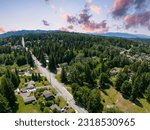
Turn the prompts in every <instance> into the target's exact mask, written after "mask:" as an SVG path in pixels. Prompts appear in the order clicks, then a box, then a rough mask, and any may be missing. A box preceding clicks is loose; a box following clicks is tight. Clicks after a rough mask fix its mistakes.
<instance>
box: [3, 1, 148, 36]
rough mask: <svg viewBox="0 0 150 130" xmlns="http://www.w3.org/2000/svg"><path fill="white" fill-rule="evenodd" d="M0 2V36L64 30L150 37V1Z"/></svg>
mask: <svg viewBox="0 0 150 130" xmlns="http://www.w3.org/2000/svg"><path fill="white" fill-rule="evenodd" d="M1 1H2V2H1V5H0V16H1V21H0V34H4V33H7V32H15V31H21V30H47V31H50V30H61V31H69V32H77V33H111V32H113V33H128V34H142V35H148V36H150V35H149V34H150V22H149V21H150V1H148V0H142V1H139V0H109V1H108V0H105V1H104V0H76V1H73V0H69V1H68V0H32V1H31V0H22V1H20V2H19V1H17V0H13V1H9V0H1ZM79 3H80V4H79ZM18 10H19V11H18Z"/></svg>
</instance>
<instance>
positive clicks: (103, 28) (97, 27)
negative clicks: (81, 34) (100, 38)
mask: <svg viewBox="0 0 150 130" xmlns="http://www.w3.org/2000/svg"><path fill="white" fill-rule="evenodd" d="M82 29H83V30H85V31H87V32H93V31H96V32H99V33H105V32H108V30H109V28H108V27H107V23H106V21H105V20H103V21H102V22H100V23H95V22H94V21H93V22H91V23H89V24H85V25H82Z"/></svg>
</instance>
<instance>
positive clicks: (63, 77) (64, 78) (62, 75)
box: [60, 67, 67, 83]
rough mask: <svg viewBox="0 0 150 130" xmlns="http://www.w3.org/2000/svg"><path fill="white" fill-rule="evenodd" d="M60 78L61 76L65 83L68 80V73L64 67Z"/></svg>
mask: <svg viewBox="0 0 150 130" xmlns="http://www.w3.org/2000/svg"><path fill="white" fill-rule="evenodd" d="M60 78H61V82H63V83H66V82H67V74H66V71H65V68H64V67H62V70H61V75H60Z"/></svg>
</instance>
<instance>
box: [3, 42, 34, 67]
mask: <svg viewBox="0 0 150 130" xmlns="http://www.w3.org/2000/svg"><path fill="white" fill-rule="evenodd" d="M14 63H16V64H17V65H18V66H23V65H25V64H27V63H28V64H29V65H30V66H31V67H33V66H34V61H33V59H32V56H31V54H30V52H29V51H26V50H25V49H23V48H21V49H14V48H13V47H11V46H9V45H8V46H0V64H3V65H6V66H7V65H13V64H14Z"/></svg>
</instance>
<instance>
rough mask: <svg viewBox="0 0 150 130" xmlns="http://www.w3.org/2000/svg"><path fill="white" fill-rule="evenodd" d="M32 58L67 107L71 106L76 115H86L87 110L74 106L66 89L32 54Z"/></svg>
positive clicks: (73, 101)
mask: <svg viewBox="0 0 150 130" xmlns="http://www.w3.org/2000/svg"><path fill="white" fill-rule="evenodd" d="M31 54H32V53H31ZM32 58H33V60H34V61H35V65H36V67H37V68H38V69H39V71H40V72H41V73H42V74H43V75H45V76H46V78H47V80H48V81H49V82H50V83H51V85H52V87H54V88H55V89H56V90H57V91H58V93H59V95H60V96H62V97H63V98H64V99H65V100H66V101H67V103H68V104H69V106H71V107H72V108H73V109H74V110H75V111H76V112H78V113H88V111H87V110H85V109H84V108H82V107H80V106H78V105H76V103H75V100H74V99H73V96H72V95H71V94H70V93H69V92H68V91H67V89H66V88H65V86H64V85H63V84H62V83H59V82H58V81H57V80H56V78H55V74H53V73H51V72H50V71H49V70H48V69H46V68H45V67H43V66H42V65H41V63H40V62H39V61H38V60H37V58H36V57H35V56H34V55H33V54H32Z"/></svg>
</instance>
